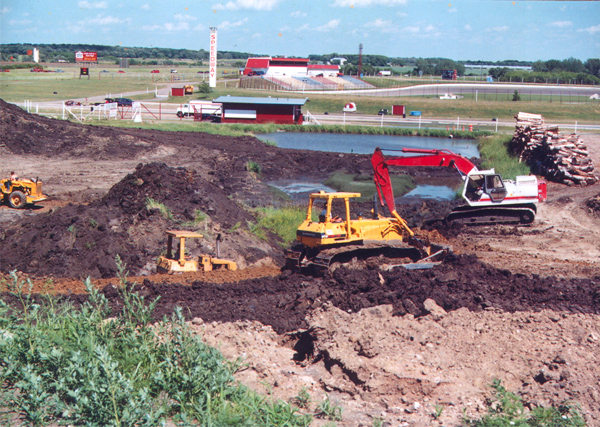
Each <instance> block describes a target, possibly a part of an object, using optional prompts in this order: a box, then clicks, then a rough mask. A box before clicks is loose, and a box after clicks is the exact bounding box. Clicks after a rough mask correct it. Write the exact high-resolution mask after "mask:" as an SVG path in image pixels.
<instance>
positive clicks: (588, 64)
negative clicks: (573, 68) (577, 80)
mask: <svg viewBox="0 0 600 427" xmlns="http://www.w3.org/2000/svg"><path fill="white" fill-rule="evenodd" d="M584 67H585V70H586V71H587V72H588V73H590V74H591V75H593V76H596V77H600V59H598V58H590V59H588V60H587V61H585V64H584Z"/></svg>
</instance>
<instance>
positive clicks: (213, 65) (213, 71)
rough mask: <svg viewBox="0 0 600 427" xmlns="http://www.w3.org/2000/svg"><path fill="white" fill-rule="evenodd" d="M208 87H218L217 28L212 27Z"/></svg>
mask: <svg viewBox="0 0 600 427" xmlns="http://www.w3.org/2000/svg"><path fill="white" fill-rule="evenodd" d="M208 69H209V76H208V86H209V87H217V28H216V27H210V59H209V63H208Z"/></svg>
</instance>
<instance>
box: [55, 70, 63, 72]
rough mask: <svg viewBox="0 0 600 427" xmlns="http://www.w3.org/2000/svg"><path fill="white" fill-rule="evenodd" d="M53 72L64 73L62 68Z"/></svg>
mask: <svg viewBox="0 0 600 427" xmlns="http://www.w3.org/2000/svg"><path fill="white" fill-rule="evenodd" d="M54 72H55V73H64V71H63V70H55V71H54Z"/></svg>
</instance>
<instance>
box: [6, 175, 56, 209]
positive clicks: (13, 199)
mask: <svg viewBox="0 0 600 427" xmlns="http://www.w3.org/2000/svg"><path fill="white" fill-rule="evenodd" d="M47 198H48V196H46V195H45V194H43V193H42V181H40V180H39V179H37V178H36V179H35V180H32V179H19V178H17V179H8V178H7V179H2V180H0V203H8V205H9V206H10V207H11V208H14V209H24V208H25V206H26V205H32V204H35V203H37V202H41V201H43V200H46V199H47Z"/></svg>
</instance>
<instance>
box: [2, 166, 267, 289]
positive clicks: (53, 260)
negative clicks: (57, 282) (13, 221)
mask: <svg viewBox="0 0 600 427" xmlns="http://www.w3.org/2000/svg"><path fill="white" fill-rule="evenodd" d="M149 201H156V202H159V203H161V204H162V205H163V206H164V211H163V212H161V210H160V209H159V208H158V207H157V208H149V207H148V202H149ZM253 219H254V218H253V217H252V215H250V213H248V212H247V211H246V210H244V209H243V208H241V207H239V206H238V205H237V204H236V203H234V202H233V201H231V200H230V199H229V198H228V197H227V194H225V193H224V192H223V190H221V189H219V188H217V187H216V186H214V185H213V184H211V183H209V182H206V181H205V180H203V179H202V178H200V177H199V176H197V175H196V174H194V172H192V171H189V170H187V169H185V168H171V167H168V166H167V165H165V164H159V163H152V164H148V165H145V166H143V165H141V164H140V165H138V167H137V170H136V171H135V172H134V173H132V174H129V175H127V176H126V177H125V178H124V179H123V180H122V181H121V182H119V183H118V184H116V185H115V186H114V187H113V188H112V189H111V190H110V191H109V192H108V194H107V195H106V196H105V197H104V198H102V199H101V200H97V201H94V202H92V203H90V204H88V205H68V206H65V207H63V208H60V209H57V210H55V211H54V212H51V213H48V214H46V215H42V216H33V217H30V218H26V219H23V220H21V222H20V223H19V224H17V226H13V227H10V228H7V229H6V230H4V231H3V233H2V234H0V237H2V239H1V241H2V246H3V248H5V249H6V250H3V251H2V254H1V255H0V257H1V261H2V262H1V268H2V271H4V272H7V271H9V270H12V269H18V270H20V271H23V272H25V273H27V274H31V275H35V276H60V277H85V276H88V275H89V276H91V277H114V276H115V274H116V272H117V269H116V264H115V257H116V256H117V255H119V256H120V257H121V259H122V260H123V261H124V262H125V263H126V264H127V265H128V267H129V268H130V270H131V272H132V273H133V274H140V273H143V272H144V271H146V272H149V271H152V270H153V268H154V263H155V262H156V257H157V256H159V255H160V254H161V252H163V251H164V250H165V248H166V245H165V241H166V239H165V237H164V230H166V229H172V228H186V229H200V230H201V231H202V232H203V233H204V234H205V236H206V237H207V239H209V240H207V241H206V242H204V241H202V242H200V243H199V244H200V245H208V246H205V247H204V248H202V247H199V246H195V244H194V243H193V242H191V243H190V245H189V249H190V250H191V251H194V250H198V251H202V252H212V251H213V249H214V248H212V247H211V246H210V243H211V242H212V238H213V237H214V236H216V233H218V232H222V233H223V235H224V237H225V241H224V243H223V245H222V249H223V255H222V256H230V257H233V258H234V259H238V258H240V257H241V258H243V260H245V261H246V262H249V263H251V262H255V261H257V260H258V259H260V258H262V257H265V256H270V255H271V254H270V253H269V246H266V245H261V244H253V243H252V241H253V240H256V239H253V238H252V237H251V236H245V237H243V240H244V241H245V244H244V245H240V244H236V242H235V239H238V238H240V237H239V236H238V235H237V234H236V233H234V232H231V233H228V232H227V230H230V229H234V228H236V227H239V228H240V233H241V232H242V231H241V230H243V229H247V223H248V222H251V221H253ZM0 231H2V230H0ZM273 246H276V244H273ZM202 249H204V250H202ZM272 255H273V256H275V255H277V254H272Z"/></svg>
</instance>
